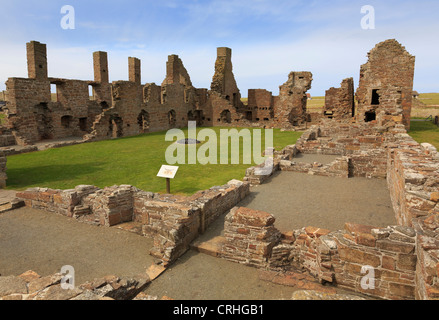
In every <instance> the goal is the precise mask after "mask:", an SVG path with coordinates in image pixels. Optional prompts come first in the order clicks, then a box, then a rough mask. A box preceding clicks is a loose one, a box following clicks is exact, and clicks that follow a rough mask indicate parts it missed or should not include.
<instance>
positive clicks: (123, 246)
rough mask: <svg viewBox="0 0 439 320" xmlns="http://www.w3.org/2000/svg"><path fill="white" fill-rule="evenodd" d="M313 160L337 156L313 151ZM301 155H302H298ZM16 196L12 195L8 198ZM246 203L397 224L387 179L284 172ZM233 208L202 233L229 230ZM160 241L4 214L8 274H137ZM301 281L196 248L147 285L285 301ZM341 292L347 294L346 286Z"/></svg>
mask: <svg viewBox="0 0 439 320" xmlns="http://www.w3.org/2000/svg"><path fill="white" fill-rule="evenodd" d="M305 160H306V161H309V160H313V161H314V160H315V161H319V162H324V161H330V159H329V158H325V157H323V158H319V156H316V158H312V159H311V158H307V159H305ZM297 161H299V159H297ZM7 196H10V195H5V197H7ZM238 206H245V207H249V208H253V209H258V210H263V211H267V212H269V213H272V214H274V215H275V217H276V219H277V220H276V223H275V225H276V227H278V228H279V229H280V230H282V231H288V230H295V229H300V228H302V227H306V226H316V227H320V228H327V229H330V230H338V229H343V226H344V223H345V222H354V223H361V224H368V225H374V226H377V227H381V226H388V225H394V224H395V223H396V222H395V221H394V220H395V218H394V214H393V210H392V208H391V203H390V196H389V192H388V190H387V186H386V181H385V180H375V179H374V180H368V179H360V178H354V179H342V178H328V177H319V176H311V175H307V174H302V173H294V172H280V173H277V174H275V175H274V176H273V177H272V178H271V179H270V181H269V182H268V183H266V184H264V185H262V186H258V187H253V188H252V190H251V194H250V196H248V197H247V198H246V199H245V200H244V201H242V202H241V203H240V204H239V205H238ZM225 216H226V214H224V215H223V216H221V217H220V218H219V219H218V220H217V221H215V222H214V223H213V224H212V225H211V226H210V227H209V229H208V230H207V232H206V233H205V234H204V235H202V236H201V237H200V238H199V239H198V240H199V241H206V240H209V239H211V238H212V237H215V236H218V235H221V234H222V233H223V229H224V218H225ZM151 247H152V240H151V239H148V238H144V237H141V236H138V235H136V234H133V233H129V232H127V231H123V230H119V229H116V228H104V227H95V226H90V225H86V224H82V223H78V222H76V221H75V220H73V219H70V218H67V217H64V216H60V215H57V214H54V213H47V212H43V211H40V210H34V209H29V208H21V209H18V210H13V211H9V212H5V213H3V214H0V274H1V275H3V276H7V275H18V274H21V273H23V272H25V271H28V270H34V271H36V272H38V273H39V274H41V275H43V276H44V275H49V274H53V273H56V272H60V270H61V267H62V266H64V265H71V266H73V267H74V268H75V273H76V281H77V283H78V284H80V283H83V282H85V281H88V280H93V279H95V278H99V277H103V276H106V275H113V274H114V275H117V276H135V275H137V274H141V273H145V272H146V270H147V269H148V267H149V266H150V265H151V264H152V263H153V262H154V259H153V258H152V257H151V256H150V255H149V250H150V248H151ZM295 291H297V288H294V287H286V286H281V285H277V284H273V283H270V282H266V281H262V280H260V279H259V270H257V269H255V268H251V267H246V266H243V265H240V264H237V263H233V262H229V261H226V260H222V259H219V258H214V257H211V256H208V255H205V254H202V253H198V252H195V251H192V250H190V251H188V252H187V253H186V254H185V255H184V256H183V257H181V258H180V259H179V260H178V261H177V262H176V263H175V264H173V265H172V266H171V267H170V268H169V269H168V270H167V271H166V272H165V273H163V274H162V275H161V276H160V277H159V278H157V279H156V280H154V281H153V282H152V283H151V285H150V286H149V287H148V288H147V289H146V291H145V292H146V293H147V294H150V295H152V296H157V297H162V296H168V297H171V298H173V299H177V300H212V299H213V300H261V299H263V300H283V299H286V300H288V299H291V297H292V295H293V293H294V292H295ZM340 293H343V292H342V291H341V292H340Z"/></svg>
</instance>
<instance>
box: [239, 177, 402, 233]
mask: <svg viewBox="0 0 439 320" xmlns="http://www.w3.org/2000/svg"><path fill="white" fill-rule="evenodd" d="M239 206H242V207H247V208H251V209H256V210H262V211H266V212H268V213H271V214H273V215H274V216H275V217H276V223H275V225H276V226H277V228H278V229H280V230H281V231H289V230H295V229H300V228H302V227H308V226H313V227H319V228H325V229H329V230H331V231H336V230H340V229H343V228H344V224H345V223H346V222H352V223H359V224H365V225H372V226H376V227H387V226H389V225H395V224H396V219H395V215H394V212H393V209H392V204H391V201H390V193H389V191H388V189H387V182H386V180H379V179H365V178H350V179H344V178H329V177H321V176H312V175H308V174H304V173H296V172H278V173H276V174H275V175H273V177H272V178H271V179H270V181H269V182H268V183H266V184H263V185H261V186H257V187H254V188H252V191H251V194H250V196H248V197H247V198H246V199H244V200H243V201H242V202H241V203H240V204H239Z"/></svg>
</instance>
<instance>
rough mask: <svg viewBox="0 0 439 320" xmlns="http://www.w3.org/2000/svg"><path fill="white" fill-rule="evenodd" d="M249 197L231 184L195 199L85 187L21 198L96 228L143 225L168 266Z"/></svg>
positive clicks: (245, 190)
mask: <svg viewBox="0 0 439 320" xmlns="http://www.w3.org/2000/svg"><path fill="white" fill-rule="evenodd" d="M249 192H250V189H249V184H248V183H243V182H241V181H236V180H232V181H230V182H229V183H228V184H227V185H224V186H220V187H213V188H211V189H209V190H205V191H200V192H198V193H196V194H195V195H193V196H190V197H184V196H173V195H161V194H156V193H151V192H144V191H142V190H139V189H137V188H135V187H133V186H130V185H122V186H113V187H108V188H105V189H99V188H97V187H95V186H85V185H84V186H78V187H76V188H75V189H71V190H53V189H48V188H32V189H28V190H26V191H24V192H18V193H17V195H16V197H17V199H18V200H21V201H24V203H25V205H26V206H27V207H30V208H35V209H41V210H45V211H49V212H54V213H57V214H62V215H64V216H67V217H72V218H75V219H77V220H78V221H81V222H85V223H90V224H94V225H100V226H105V227H111V226H115V225H119V224H121V223H125V222H131V221H133V222H135V223H138V224H139V225H140V229H141V230H142V234H143V235H144V236H148V237H152V238H153V239H154V248H153V249H152V250H151V252H150V253H151V254H152V255H153V256H155V257H157V258H159V259H162V260H163V262H164V263H165V264H169V263H171V262H173V261H175V260H176V259H177V258H178V257H180V256H181V255H182V254H183V253H184V252H185V251H186V250H187V249H188V248H189V245H190V243H191V242H192V241H193V240H194V239H195V238H196V237H197V236H198V235H199V234H201V233H203V232H204V230H205V229H206V228H207V226H208V225H209V224H211V223H212V222H213V221H214V220H215V219H216V218H217V217H219V216H220V215H222V214H223V213H225V212H227V211H228V210H230V209H231V208H233V207H234V206H235V205H236V204H237V203H238V202H240V201H241V200H243V199H244V198H245V197H246V196H247V195H248V194H249Z"/></svg>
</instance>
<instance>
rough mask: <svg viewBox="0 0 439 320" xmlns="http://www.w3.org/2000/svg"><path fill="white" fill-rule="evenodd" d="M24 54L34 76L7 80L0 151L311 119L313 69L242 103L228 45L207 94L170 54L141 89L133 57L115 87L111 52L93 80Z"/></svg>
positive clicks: (30, 50)
mask: <svg viewBox="0 0 439 320" xmlns="http://www.w3.org/2000/svg"><path fill="white" fill-rule="evenodd" d="M27 57H28V59H27V60H28V61H27V63H28V73H29V77H28V78H25V79H23V78H10V79H8V81H7V82H6V87H7V90H6V100H7V105H6V108H5V109H6V113H7V123H6V126H5V128H3V135H4V137H5V138H4V139H2V140H1V146H8V145H14V144H17V145H21V146H24V145H31V144H34V143H36V142H39V141H42V140H48V139H62V138H66V137H83V138H84V140H85V141H91V140H102V139H110V138H117V137H125V136H132V135H138V134H142V133H146V132H154V131H162V130H167V129H171V128H182V127H186V126H187V123H188V121H196V122H197V124H198V125H199V126H220V125H221V126H252V125H257V126H269V127H276V128H292V127H294V126H297V125H301V124H304V123H305V121H306V92H307V90H309V89H310V88H311V82H312V74H311V73H310V72H292V73H291V74H290V75H289V77H288V81H287V82H286V83H285V84H284V85H282V86H281V88H280V95H279V96H277V97H275V96H273V95H272V93H271V92H268V91H266V90H260V89H257V90H249V103H248V105H244V104H243V103H242V101H241V94H240V91H239V89H238V86H237V84H236V81H235V77H234V75H233V68H232V51H231V49H229V48H218V58H217V61H216V63H215V74H214V76H213V79H212V85H211V89H210V90H207V89H198V88H195V87H193V85H192V82H191V79H190V76H189V74H188V72H187V71H186V69H185V67H184V65H183V62H182V61H181V59H180V58H179V57H178V56H177V55H170V56H169V58H168V62H167V64H166V69H167V72H166V78H165V80H164V81H163V83H162V84H161V85H156V84H154V83H148V84H145V85H142V83H141V76H140V75H141V62H140V60H139V59H137V58H133V57H130V58H129V59H128V66H129V81H115V82H113V83H110V82H109V70H108V61H107V59H108V58H107V53H106V52H95V53H93V64H94V80H90V81H81V80H71V79H61V78H51V77H48V61H47V52H46V45H45V44H41V43H39V42H35V41H32V42H30V43H28V44H27ZM53 91H55V92H53ZM90 92H92V94H90ZM53 97H56V98H55V99H54V98H53Z"/></svg>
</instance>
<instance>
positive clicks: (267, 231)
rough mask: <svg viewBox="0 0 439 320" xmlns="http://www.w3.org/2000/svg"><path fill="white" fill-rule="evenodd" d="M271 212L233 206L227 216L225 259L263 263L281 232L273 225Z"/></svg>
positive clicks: (250, 264)
mask: <svg viewBox="0 0 439 320" xmlns="http://www.w3.org/2000/svg"><path fill="white" fill-rule="evenodd" d="M274 221H275V218H274V216H272V215H270V214H268V213H266V212H262V211H256V210H251V209H247V208H233V209H232V210H231V211H230V213H229V214H228V215H227V217H226V222H225V229H224V237H225V243H224V245H223V250H222V254H221V256H222V257H223V258H224V259H227V260H230V261H233V262H239V263H242V264H246V265H249V266H253V267H264V266H266V264H267V260H268V258H269V257H270V256H271V251H272V249H273V246H274V245H275V244H276V243H277V242H278V241H279V240H280V237H281V233H280V232H279V231H278V230H277V229H276V228H275V227H274V226H273V224H274Z"/></svg>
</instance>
